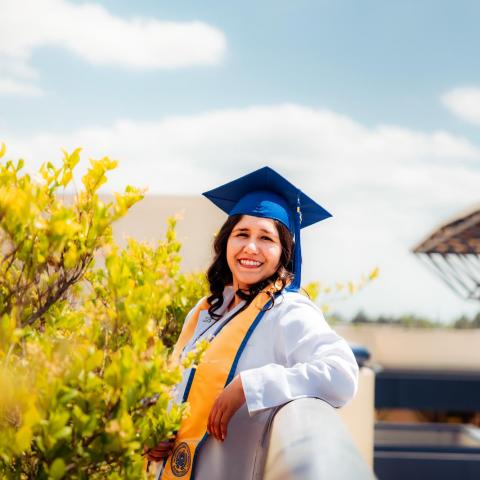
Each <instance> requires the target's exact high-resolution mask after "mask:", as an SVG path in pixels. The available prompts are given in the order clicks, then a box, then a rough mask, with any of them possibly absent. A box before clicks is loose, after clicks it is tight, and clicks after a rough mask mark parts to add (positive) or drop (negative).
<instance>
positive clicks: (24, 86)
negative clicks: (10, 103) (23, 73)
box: [0, 78, 42, 97]
mask: <svg viewBox="0 0 480 480" xmlns="http://www.w3.org/2000/svg"><path fill="white" fill-rule="evenodd" d="M0 95H19V96H24V97H36V96H39V95H42V90H41V89H40V88H39V87H37V86H36V85H33V84H31V83H25V82H21V81H18V80H14V79H11V78H5V79H1V78H0Z"/></svg>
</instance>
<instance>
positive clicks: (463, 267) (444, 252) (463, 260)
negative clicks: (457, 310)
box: [412, 204, 480, 300]
mask: <svg viewBox="0 0 480 480" xmlns="http://www.w3.org/2000/svg"><path fill="white" fill-rule="evenodd" d="M412 251H413V253H415V254H417V255H418V256H419V258H420V259H421V260H422V261H423V262H424V263H425V264H426V265H427V267H429V268H430V269H431V270H433V271H434V272H435V273H436V274H437V275H439V276H440V278H441V279H442V280H443V281H444V282H445V283H446V284H447V285H448V286H449V287H450V288H451V289H452V290H453V291H454V292H455V293H457V294H458V295H460V296H461V297H463V298H466V299H476V300H480V204H478V205H475V206H474V207H472V208H470V209H469V210H467V211H464V212H461V213H460V214H458V215H456V216H455V217H454V218H452V219H450V220H449V221H447V222H446V223H444V224H443V225H441V226H439V227H438V228H436V229H435V230H434V231H433V232H432V233H431V234H430V235H428V237H427V238H425V239H424V240H422V241H421V242H420V243H419V244H418V245H416V246H415V247H414V248H413V249H412Z"/></svg>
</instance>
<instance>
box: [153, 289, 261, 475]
mask: <svg viewBox="0 0 480 480" xmlns="http://www.w3.org/2000/svg"><path fill="white" fill-rule="evenodd" d="M269 302H270V296H269V295H268V294H267V293H265V292H260V293H259V294H258V295H257V296H256V297H255V298H254V300H253V301H252V302H251V303H250V305H248V307H247V308H245V310H243V311H242V312H240V313H239V314H237V315H236V316H234V317H233V318H232V319H231V320H230V321H229V322H228V323H227V324H226V325H224V327H223V328H222V330H221V331H220V332H219V333H218V334H217V336H216V337H215V338H214V339H213V340H212V341H211V343H210V346H209V348H208V349H207V351H206V352H205V353H204V355H203V358H202V360H201V361H200V363H199V365H198V366H197V367H196V369H194V370H192V372H191V375H190V378H189V380H188V382H187V386H186V387H185V388H186V393H187V401H188V403H189V404H190V415H189V416H188V417H186V418H184V419H183V420H182V423H181V425H180V428H179V430H178V433H177V436H176V439H175V445H174V447H173V450H172V453H171V455H170V456H169V457H168V459H167V461H166V464H165V469H164V471H163V474H162V477H161V478H162V480H173V479H178V478H180V479H182V480H190V479H193V477H194V475H193V471H194V467H195V461H196V459H197V455H198V452H199V450H200V448H201V446H202V444H203V443H204V442H205V440H206V439H207V437H208V433H207V421H208V416H209V414H210V411H211V409H212V407H213V404H214V402H215V400H216V399H217V397H218V396H219V395H220V393H221V392H222V390H223V389H224V388H225V386H226V385H228V383H230V382H231V381H232V379H233V376H234V374H235V370H236V368H237V363H238V360H239V358H240V355H241V353H242V351H243V349H244V347H245V344H246V343H247V341H248V339H249V338H250V335H251V334H252V333H253V331H254V329H255V327H256V326H257V324H258V323H259V322H260V320H261V318H262V316H263V314H264V313H265V311H266V308H265V307H266V306H267V304H268V303H269ZM207 308H208V303H207V302H206V300H204V301H202V302H201V303H200V305H199V306H198V307H197V309H196V311H195V312H194V313H193V314H192V316H191V317H190V319H189V321H188V323H187V325H185V327H184V329H183V331H182V334H181V335H180V337H179V339H178V341H177V344H176V346H175V349H174V351H173V354H172V357H173V360H174V361H177V362H178V361H179V359H180V355H181V353H182V351H183V349H184V348H185V345H186V344H187V343H188V341H189V340H190V339H191V338H192V336H193V333H194V332H195V328H196V325H197V323H198V317H199V315H200V312H201V311H202V310H205V309H207Z"/></svg>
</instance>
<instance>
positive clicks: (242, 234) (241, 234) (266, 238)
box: [234, 232, 275, 242]
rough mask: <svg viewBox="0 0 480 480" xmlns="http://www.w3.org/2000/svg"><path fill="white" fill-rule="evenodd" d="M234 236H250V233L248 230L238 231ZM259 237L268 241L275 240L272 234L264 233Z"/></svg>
mask: <svg viewBox="0 0 480 480" xmlns="http://www.w3.org/2000/svg"><path fill="white" fill-rule="evenodd" d="M234 236H235V237H239V238H248V237H249V236H250V234H249V233H247V232H237V233H236V234H235V235H234ZM259 238H260V240H265V241H266V242H275V240H274V238H273V237H271V236H270V235H265V234H264V235H261V236H260V237H259Z"/></svg>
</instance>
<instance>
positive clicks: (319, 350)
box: [240, 294, 358, 415]
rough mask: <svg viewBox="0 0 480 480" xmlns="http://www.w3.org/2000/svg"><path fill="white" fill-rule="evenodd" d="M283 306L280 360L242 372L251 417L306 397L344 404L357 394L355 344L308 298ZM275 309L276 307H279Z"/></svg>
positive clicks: (279, 318)
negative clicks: (350, 342)
mask: <svg viewBox="0 0 480 480" xmlns="http://www.w3.org/2000/svg"><path fill="white" fill-rule="evenodd" d="M285 303H286V304H283V305H279V308H278V309H277V312H273V311H272V314H274V315H275V316H276V317H277V318H275V319H273V321H275V322H276V324H275V325H276V326H275V334H274V341H275V346H274V348H275V357H276V363H269V364H267V365H264V366H262V367H259V368H253V369H250V370H245V371H243V372H241V373H240V376H241V380H242V385H243V389H244V392H245V397H246V402H247V408H248V411H249V414H250V415H253V414H254V413H256V412H258V411H261V410H265V409H268V408H272V407H276V406H278V405H282V404H284V403H287V402H289V401H290V400H294V399H296V398H301V397H318V398H321V399H322V400H325V401H326V402H328V403H329V404H330V405H332V406H333V407H341V406H343V405H344V404H345V403H347V402H348V401H349V400H350V399H351V398H352V397H353V396H354V395H355V393H356V390H357V383H358V365H357V362H356V360H355V357H354V355H353V352H352V350H351V348H350V347H349V346H348V344H347V343H346V342H345V340H344V339H343V338H341V337H340V336H339V335H337V334H336V333H335V332H334V331H333V330H332V329H331V328H330V326H329V325H328V324H327V322H326V321H325V319H324V317H323V315H322V313H321V312H320V310H319V309H318V308H317V307H316V306H315V305H314V304H313V303H312V302H310V301H309V300H308V299H307V298H306V297H303V296H301V295H299V294H296V297H295V299H294V300H293V301H290V302H285ZM274 309H275V307H274Z"/></svg>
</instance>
